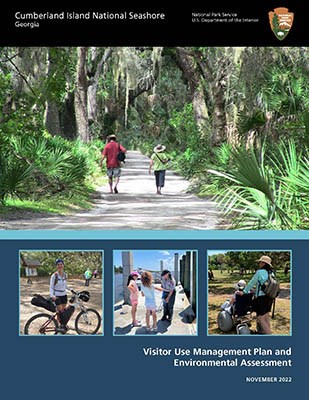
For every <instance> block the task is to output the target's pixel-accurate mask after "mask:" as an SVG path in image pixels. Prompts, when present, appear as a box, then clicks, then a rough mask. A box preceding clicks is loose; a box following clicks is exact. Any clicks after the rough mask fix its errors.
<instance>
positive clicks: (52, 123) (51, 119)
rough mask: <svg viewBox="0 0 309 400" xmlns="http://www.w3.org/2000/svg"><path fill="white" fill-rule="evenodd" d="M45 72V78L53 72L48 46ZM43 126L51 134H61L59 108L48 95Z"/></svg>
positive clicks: (53, 64) (53, 65) (53, 67)
mask: <svg viewBox="0 0 309 400" xmlns="http://www.w3.org/2000/svg"><path fill="white" fill-rule="evenodd" d="M46 73H47V79H49V78H50V77H52V76H53V74H54V73H55V63H54V62H53V59H52V53H51V52H50V50H49V48H48V49H47V54H46ZM44 126H45V127H46V129H47V131H48V132H49V133H51V134H52V135H61V128H60V120H59V108H58V105H57V104H56V102H55V101H53V100H51V99H49V98H48V96H47V100H46V103H45V112H44Z"/></svg>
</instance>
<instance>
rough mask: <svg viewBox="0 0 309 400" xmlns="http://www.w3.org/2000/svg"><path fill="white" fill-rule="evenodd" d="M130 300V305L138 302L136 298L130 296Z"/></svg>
mask: <svg viewBox="0 0 309 400" xmlns="http://www.w3.org/2000/svg"><path fill="white" fill-rule="evenodd" d="M130 302H131V306H134V305H137V304H138V298H135V297H131V296H130Z"/></svg>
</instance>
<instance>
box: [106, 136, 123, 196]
mask: <svg viewBox="0 0 309 400" xmlns="http://www.w3.org/2000/svg"><path fill="white" fill-rule="evenodd" d="M120 151H121V152H123V153H126V151H127V150H126V149H125V148H124V147H123V146H122V145H121V144H120V143H118V142H117V138H116V135H114V134H112V135H109V137H108V143H107V145H106V146H105V147H104V149H103V151H102V158H101V160H100V167H102V165H103V161H104V160H105V159H106V167H107V176H108V184H109V189H110V193H118V184H119V180H120V175H121V161H119V159H118V153H119V152H120ZM113 185H114V188H113Z"/></svg>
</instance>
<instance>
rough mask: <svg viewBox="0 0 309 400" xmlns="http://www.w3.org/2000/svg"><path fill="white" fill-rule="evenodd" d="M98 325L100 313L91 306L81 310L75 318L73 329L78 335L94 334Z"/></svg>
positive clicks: (99, 324)
mask: <svg viewBox="0 0 309 400" xmlns="http://www.w3.org/2000/svg"><path fill="white" fill-rule="evenodd" d="M100 326H101V317H100V314H99V313H98V312H97V310H94V309H92V308H87V309H86V310H85V311H81V312H80V313H79V314H78V315H77V317H76V320H75V330H76V332H77V333H78V334H79V335H94V334H95V333H97V332H98V330H99V329H100Z"/></svg>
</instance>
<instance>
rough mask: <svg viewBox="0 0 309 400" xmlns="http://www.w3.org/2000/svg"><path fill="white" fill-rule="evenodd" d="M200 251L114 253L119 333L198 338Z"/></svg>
mask: <svg viewBox="0 0 309 400" xmlns="http://www.w3.org/2000/svg"><path fill="white" fill-rule="evenodd" d="M196 280H197V252H196V251H194V250H132V251H120V250H115V251H114V335H149V334H150V335H176V336H186V335H197V323H196V321H197V300H196V299H197V288H196Z"/></svg>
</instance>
